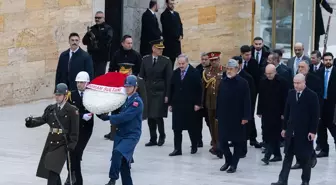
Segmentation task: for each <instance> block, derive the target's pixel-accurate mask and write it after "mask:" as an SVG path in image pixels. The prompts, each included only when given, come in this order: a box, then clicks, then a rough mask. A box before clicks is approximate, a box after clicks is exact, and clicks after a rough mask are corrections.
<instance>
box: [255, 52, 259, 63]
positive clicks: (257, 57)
mask: <svg viewBox="0 0 336 185" xmlns="http://www.w3.org/2000/svg"><path fill="white" fill-rule="evenodd" d="M256 60H257V61H258V64H259V51H257V56H256Z"/></svg>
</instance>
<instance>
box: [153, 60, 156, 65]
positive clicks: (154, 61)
mask: <svg viewBox="0 0 336 185" xmlns="http://www.w3.org/2000/svg"><path fill="white" fill-rule="evenodd" d="M155 64H156V58H154V59H153V67H154V66H155Z"/></svg>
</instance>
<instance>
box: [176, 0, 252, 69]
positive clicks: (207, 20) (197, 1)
mask: <svg viewBox="0 0 336 185" xmlns="http://www.w3.org/2000/svg"><path fill="white" fill-rule="evenodd" d="M210 10H211V11H216V12H210ZM176 11H178V12H179V13H180V16H181V19H182V22H183V30H184V39H183V41H182V52H184V53H186V54H188V55H189V57H190V58H191V60H192V61H198V60H199V58H200V54H201V53H202V52H208V51H212V50H216V51H221V52H222V59H221V60H222V62H223V63H225V62H226V61H227V60H228V59H229V58H230V57H232V56H234V55H237V54H239V48H240V46H241V45H244V44H250V43H251V27H252V3H251V0H239V1H236V0H221V1H218V0H206V1H205V0H179V1H178V4H177V5H176ZM241 12H244V13H241ZM214 18H215V20H214ZM199 19H201V20H199Z"/></svg>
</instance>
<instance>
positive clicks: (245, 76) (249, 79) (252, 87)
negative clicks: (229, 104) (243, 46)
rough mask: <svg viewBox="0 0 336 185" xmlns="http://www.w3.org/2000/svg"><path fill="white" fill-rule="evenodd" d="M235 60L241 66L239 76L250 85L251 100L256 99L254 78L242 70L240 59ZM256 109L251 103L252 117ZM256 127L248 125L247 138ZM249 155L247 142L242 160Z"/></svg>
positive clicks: (235, 58)
mask: <svg viewBox="0 0 336 185" xmlns="http://www.w3.org/2000/svg"><path fill="white" fill-rule="evenodd" d="M233 59H234V60H237V59H238V60H237V62H238V64H239V71H238V75H239V76H241V77H242V78H243V79H245V80H246V81H247V83H248V85H249V89H250V99H251V100H252V99H253V98H255V97H256V94H257V91H256V87H255V83H254V80H253V77H252V76H251V75H250V74H249V73H248V72H246V71H245V70H242V61H241V60H239V58H237V57H233ZM254 107H255V105H254V104H252V103H251V115H254V112H252V111H254ZM254 126H255V125H253V124H249V123H247V129H246V130H247V132H246V134H247V135H246V138H247V139H248V138H249V137H250V131H251V130H253V129H255V128H253V127H254ZM246 154H247V140H246V142H245V144H244V149H243V153H242V156H241V157H242V158H244V157H245V156H246Z"/></svg>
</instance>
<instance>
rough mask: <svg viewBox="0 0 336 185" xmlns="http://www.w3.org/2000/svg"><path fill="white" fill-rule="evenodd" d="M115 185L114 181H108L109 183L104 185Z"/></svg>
mask: <svg viewBox="0 0 336 185" xmlns="http://www.w3.org/2000/svg"><path fill="white" fill-rule="evenodd" d="M115 184H116V181H115V180H112V179H110V181H109V182H108V183H107V184H105V185H115Z"/></svg>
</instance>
